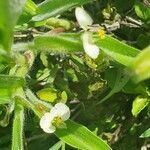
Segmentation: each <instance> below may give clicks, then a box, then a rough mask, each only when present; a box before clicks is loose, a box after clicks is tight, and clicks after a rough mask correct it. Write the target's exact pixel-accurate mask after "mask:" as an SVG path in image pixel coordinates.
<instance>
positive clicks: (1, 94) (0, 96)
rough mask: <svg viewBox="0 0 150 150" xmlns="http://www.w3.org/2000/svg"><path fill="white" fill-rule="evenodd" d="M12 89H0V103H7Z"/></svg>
mask: <svg viewBox="0 0 150 150" xmlns="http://www.w3.org/2000/svg"><path fill="white" fill-rule="evenodd" d="M11 93H12V91H11V90H10V89H0V104H5V103H9V102H10V99H11Z"/></svg>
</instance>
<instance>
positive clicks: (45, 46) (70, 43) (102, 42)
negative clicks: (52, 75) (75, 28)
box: [34, 33, 140, 66]
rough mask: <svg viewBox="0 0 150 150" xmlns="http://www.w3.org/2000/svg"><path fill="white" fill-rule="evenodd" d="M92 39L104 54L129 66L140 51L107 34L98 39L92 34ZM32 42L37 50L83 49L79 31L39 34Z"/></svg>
mask: <svg viewBox="0 0 150 150" xmlns="http://www.w3.org/2000/svg"><path fill="white" fill-rule="evenodd" d="M93 39H94V41H95V43H96V44H97V45H98V46H99V48H100V49H101V50H102V51H103V52H104V53H105V54H107V55H108V56H110V58H111V59H113V60H114V61H116V62H118V63H120V64H122V65H124V66H130V64H131V63H132V62H133V60H134V57H135V56H137V55H138V54H139V52H140V51H139V50H138V49H136V48H133V47H131V46H129V45H127V44H125V43H123V42H120V41H119V40H117V39H115V38H113V37H111V36H108V35H106V36H105V38H104V39H100V37H99V36H97V35H94V36H93ZM108 43H109V44H108ZM34 44H35V48H36V49H38V50H39V51H43V50H45V51H48V52H56V53H57V52H58V53H77V52H83V51H84V50H83V45H82V41H81V34H80V33H79V34H77V33H61V34H51V35H46V36H39V37H36V38H35V40H34Z"/></svg>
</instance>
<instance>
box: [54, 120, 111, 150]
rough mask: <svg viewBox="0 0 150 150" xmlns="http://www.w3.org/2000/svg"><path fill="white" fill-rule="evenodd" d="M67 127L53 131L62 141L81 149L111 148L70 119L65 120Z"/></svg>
mask: <svg viewBox="0 0 150 150" xmlns="http://www.w3.org/2000/svg"><path fill="white" fill-rule="evenodd" d="M66 125H67V129H57V131H56V132H55V134H56V136H58V137H59V138H60V139H61V140H62V141H63V142H65V143H67V144H69V145H70V146H72V147H75V148H78V149H81V150H110V149H111V148H110V147H109V146H108V145H107V144H106V143H105V142H104V141H103V140H102V139H100V138H98V137H97V136H96V135H95V134H94V133H92V132H91V131H89V130H88V129H87V128H86V127H84V126H82V125H80V124H77V123H75V122H73V121H71V120H68V121H66Z"/></svg>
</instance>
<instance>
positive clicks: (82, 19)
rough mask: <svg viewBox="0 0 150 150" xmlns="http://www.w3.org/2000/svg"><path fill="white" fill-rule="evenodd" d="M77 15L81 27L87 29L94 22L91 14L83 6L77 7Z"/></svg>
mask: <svg viewBox="0 0 150 150" xmlns="http://www.w3.org/2000/svg"><path fill="white" fill-rule="evenodd" d="M75 16H76V19H77V21H78V24H79V25H80V27H81V28H83V29H85V30H86V29H87V28H88V26H90V25H92V24H93V19H92V18H91V17H90V15H89V14H88V13H87V12H86V11H85V10H84V9H83V8H81V7H77V8H76V9H75Z"/></svg>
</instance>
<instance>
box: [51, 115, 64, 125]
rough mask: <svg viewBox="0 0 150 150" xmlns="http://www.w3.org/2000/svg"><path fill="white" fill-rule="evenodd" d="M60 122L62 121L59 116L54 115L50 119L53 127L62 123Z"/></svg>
mask: <svg viewBox="0 0 150 150" xmlns="http://www.w3.org/2000/svg"><path fill="white" fill-rule="evenodd" d="M62 123H63V120H62V118H61V117H59V116H57V117H55V118H54V119H53V121H52V125H53V126H55V127H59V126H60V125H62Z"/></svg>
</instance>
